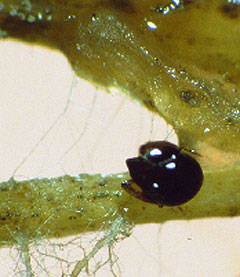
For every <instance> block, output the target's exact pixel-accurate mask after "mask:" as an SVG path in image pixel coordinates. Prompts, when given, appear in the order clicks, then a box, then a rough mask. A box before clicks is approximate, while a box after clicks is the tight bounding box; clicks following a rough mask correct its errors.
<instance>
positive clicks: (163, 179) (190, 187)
mask: <svg viewBox="0 0 240 277" xmlns="http://www.w3.org/2000/svg"><path fill="white" fill-rule="evenodd" d="M126 164H127V166H128V169H129V173H130V176H131V178H132V181H133V182H134V183H136V184H137V185H138V186H139V187H140V188H141V190H142V191H141V193H139V192H136V197H137V198H141V199H142V200H143V201H146V202H151V203H154V204H158V205H159V206H177V205H181V204H184V203H186V202H188V201H189V200H191V199H192V198H193V197H194V196H195V195H196V194H197V193H198V191H199V190H200V188H201V185H202V181H203V173H202V170H201V167H200V165H199V163H198V162H197V161H196V160H195V159H194V158H193V157H191V156H190V155H189V154H187V153H186V151H182V150H181V149H180V148H179V147H178V146H176V145H174V144H172V143H169V142H167V141H155V142H148V143H146V144H144V145H142V146H141V147H140V149H139V157H136V158H132V159H128V160H127V161H126ZM128 190H129V188H128ZM131 194H134V190H133V189H132V188H131Z"/></svg>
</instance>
